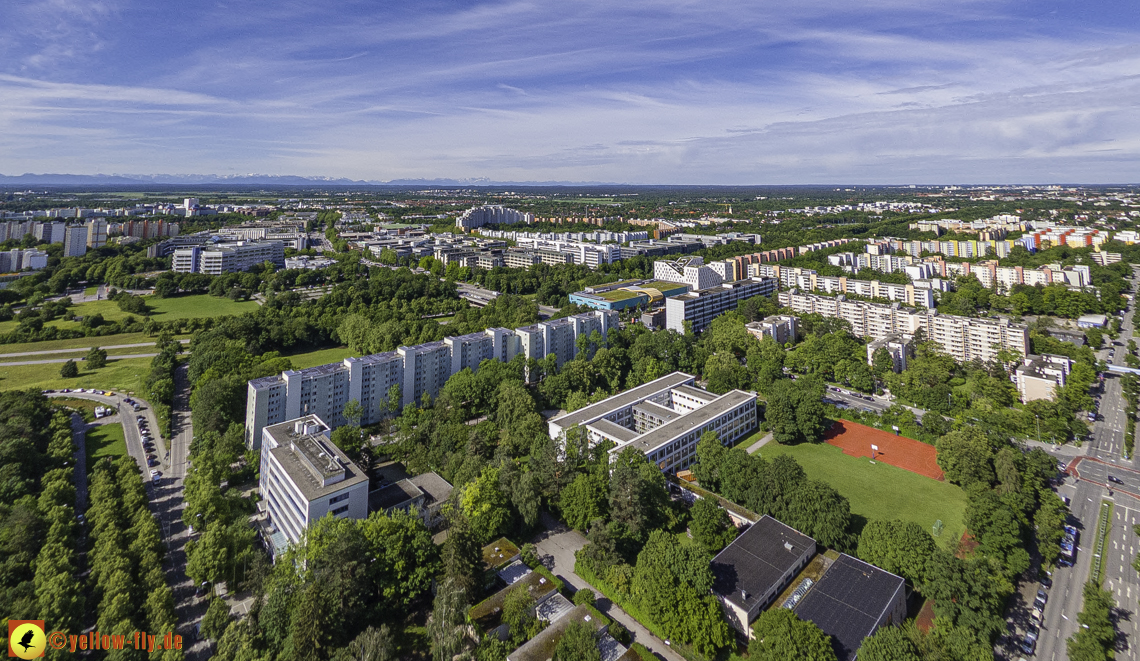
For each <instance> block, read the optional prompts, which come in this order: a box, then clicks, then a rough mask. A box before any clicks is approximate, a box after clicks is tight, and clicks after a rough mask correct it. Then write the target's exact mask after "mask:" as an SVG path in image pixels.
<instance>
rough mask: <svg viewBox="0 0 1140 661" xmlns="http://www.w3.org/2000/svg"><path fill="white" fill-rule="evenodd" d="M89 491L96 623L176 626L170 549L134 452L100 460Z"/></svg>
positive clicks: (167, 660)
mask: <svg viewBox="0 0 1140 661" xmlns="http://www.w3.org/2000/svg"><path fill="white" fill-rule="evenodd" d="M90 496H91V506H90V508H88V510H87V519H88V523H89V524H90V527H91V529H90V537H91V550H90V554H89V558H90V567H91V574H90V578H89V590H88V594H89V595H90V598H91V599H92V600H93V602H94V603H95V615H96V628H97V629H98V630H99V631H101V632H105V633H110V634H118V635H123V636H129V635H131V634H132V633H133V632H135V631H173V630H174V628H175V625H176V624H177V618H176V617H175V614H174V597H173V594H172V593H171V590H170V587H169V586H167V584H166V574H165V572H164V571H163V567H162V558H163V555H164V554H165V551H166V549H165V547H164V546H163V543H162V539H161V535H160V531H159V527H158V522H157V521H156V520H155V518H154V516H152V515H151V512H150V509H149V508H148V507H147V495H146V491H145V489H144V487H143V483H142V479H141V476H140V474H139V467H138V464H136V463H135V460H134V459H133V458H132V457H129V456H121V457H118V458H117V459H115V460H111V459H110V458H107V459H104V460H102V461H100V462H99V463H98V464H96V465H95V467H94V470H93V471H92V476H91V489H90ZM121 653H122V658H125V659H140V660H141V659H145V658H147V654H146V652H145V651H143V650H134V649H129V648H124V649H123V650H122V652H121ZM116 654H119V652H116ZM156 654H157V653H156ZM160 656H161V658H162V659H164V661H178V660H179V659H181V658H182V651H181V650H164V651H162V652H161V655H160Z"/></svg>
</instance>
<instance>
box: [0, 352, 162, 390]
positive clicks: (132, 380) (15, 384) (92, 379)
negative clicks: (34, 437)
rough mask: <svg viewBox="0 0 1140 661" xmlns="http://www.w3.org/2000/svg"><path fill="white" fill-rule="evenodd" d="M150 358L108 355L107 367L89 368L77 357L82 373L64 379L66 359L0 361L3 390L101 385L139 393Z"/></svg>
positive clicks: (58, 388)
mask: <svg viewBox="0 0 1140 661" xmlns="http://www.w3.org/2000/svg"><path fill="white" fill-rule="evenodd" d="M150 361H151V359H150V358H129V359H116V358H109V359H108V360H107V366H106V367H104V368H102V369H97V370H89V369H85V368H84V366H83V361H78V360H77V361H76V363H77V364H78V365H79V376H77V377H76V378H74V379H64V378H62V377H61V376H60V375H59V370H60V368H61V367H63V363H47V364H44V365H12V366H5V365H4V364H3V363H0V390H20V389H25V388H38V389H40V390H46V389H52V390H60V389H62V388H71V389H72V390H74V389H75V388H98V389H100V390H117V391H120V392H126V391H131V392H135V393H138V392H140V391H141V389H142V380H143V378H144V377H145V376H146V375H147V373H148V372H150Z"/></svg>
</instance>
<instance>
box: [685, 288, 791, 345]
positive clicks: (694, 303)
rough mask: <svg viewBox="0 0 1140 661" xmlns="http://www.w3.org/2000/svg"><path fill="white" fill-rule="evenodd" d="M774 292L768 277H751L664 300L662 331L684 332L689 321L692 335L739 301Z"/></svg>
mask: <svg viewBox="0 0 1140 661" xmlns="http://www.w3.org/2000/svg"><path fill="white" fill-rule="evenodd" d="M776 289H777V282H776V280H774V279H772V278H751V279H748V280H737V281H735V282H726V283H724V284H722V285H719V286H716V287H710V288H709V289H701V290H698V291H691V292H689V293H687V294H681V295H680V296H674V297H672V298H667V299H665V328H667V329H669V330H674V331H677V332H678V333H684V332H685V322H689V323H690V324H691V325H692V328H693V332H694V333H696V332H700V331H702V330H704V329H705V328H708V326H709V324H711V323H712V320H713V319H714V318H716V317H717V316H718V315H720V314H722V313H724V312H727V311H728V310H735V309H736V306H737V305H738V304H739V303H740V301H743V300H744V299H746V298H752V297H753V296H768V295H770V294H772V293H774V292H775V291H776Z"/></svg>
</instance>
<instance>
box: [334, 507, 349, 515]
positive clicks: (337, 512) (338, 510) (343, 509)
mask: <svg viewBox="0 0 1140 661" xmlns="http://www.w3.org/2000/svg"><path fill="white" fill-rule="evenodd" d="M347 511H348V505H344V506H341V507H338V508H336V509H335V510H333V511H332V513H333V516H340V515H341V514H344V513H345V512H347Z"/></svg>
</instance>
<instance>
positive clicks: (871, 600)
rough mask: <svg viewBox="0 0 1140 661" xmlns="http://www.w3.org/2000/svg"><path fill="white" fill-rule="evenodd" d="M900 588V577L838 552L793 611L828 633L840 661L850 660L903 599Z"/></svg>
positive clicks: (902, 583) (901, 580)
mask: <svg viewBox="0 0 1140 661" xmlns="http://www.w3.org/2000/svg"><path fill="white" fill-rule="evenodd" d="M903 589H904V581H903V579H902V578H900V577H898V576H895V575H894V574H892V573H890V572H886V571H883V570H882V569H879V568H878V567H875V566H874V565H869V564H867V563H866V562H863V561H862V560H859V559H857V558H853V557H851V556H849V555H847V554H841V555H840V556H839V559H838V560H836V561H835V562H834V563H832V565H831V567H830V568H828V570H827V572H825V573H824V575H823V578H821V579H819V581H818V582H817V583H816V584H815V585H814V586H813V587H812V588H811V589H810V590H808V593H807V594H806V595H804V597H803V599H801V600H800V603H799V604H797V605H796V607H795V612H796V615H798V616H799V617H800V619H804V620H810V621H812V622H814V623H815V625H816V626H818V627H819V628H820V629H822V630H823V632H824V633H826V634H827V635H829V636H831V644H832V646H833V647H834V648H835V655H836V657H837V658H838V659H839V661H849V660H850V659H852V658H854V657H855V653H856V652H857V651H858V650H859V646H860V645H862V644H863V639H864V638H866V637H867V636H869V635H871V633H872V632H873V631H874V630H875V625H876V624H877V623H878V622H879V620H880V618H882V616H883V613H885V612H886V611H887V610H888V609H890V608H892V607H893V606H894V604H895V603H896V601H897V600H901V599H903V595H900V594H899V593H900V592H901V591H902V590H903Z"/></svg>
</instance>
